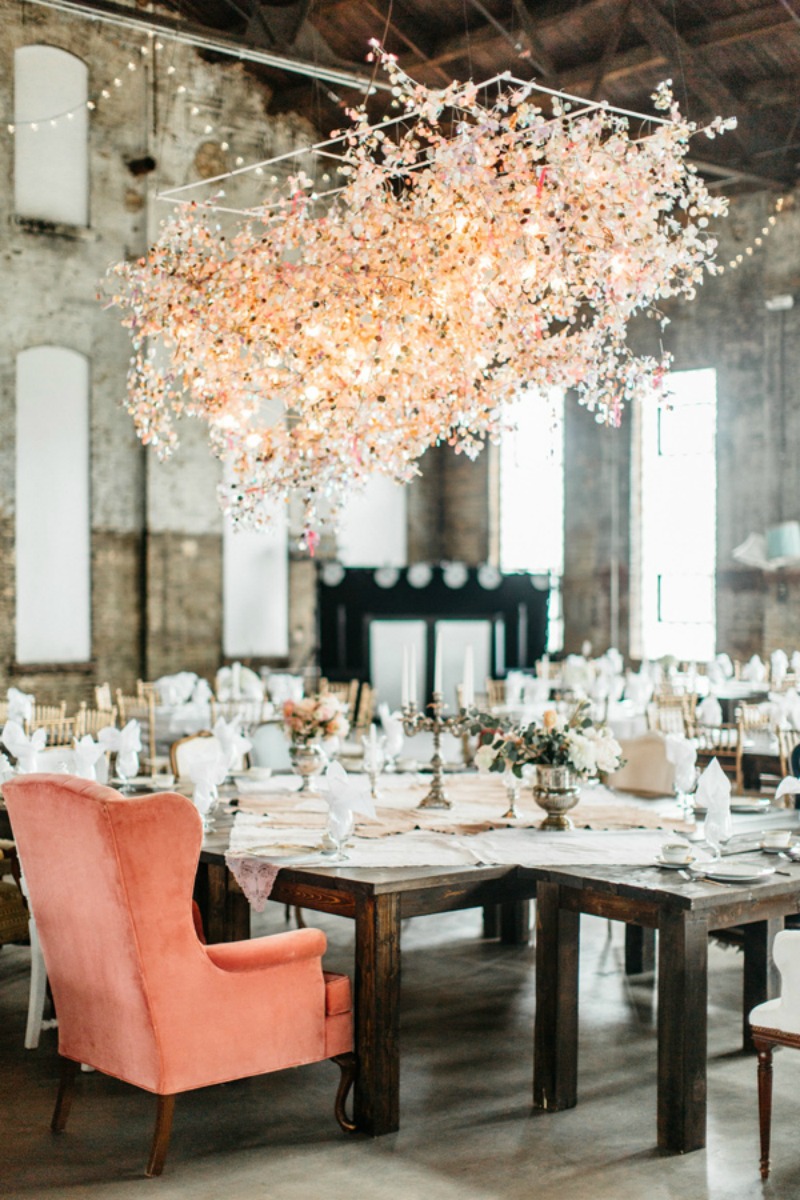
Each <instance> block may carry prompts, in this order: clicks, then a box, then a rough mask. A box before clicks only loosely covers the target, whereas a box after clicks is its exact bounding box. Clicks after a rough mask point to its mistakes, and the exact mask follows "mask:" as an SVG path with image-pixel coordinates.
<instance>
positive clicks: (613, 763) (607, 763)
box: [595, 736, 622, 774]
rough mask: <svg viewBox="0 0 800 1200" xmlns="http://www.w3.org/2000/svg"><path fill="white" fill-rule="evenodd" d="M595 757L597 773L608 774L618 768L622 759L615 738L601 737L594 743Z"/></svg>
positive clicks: (620, 747) (619, 747) (620, 748)
mask: <svg viewBox="0 0 800 1200" xmlns="http://www.w3.org/2000/svg"><path fill="white" fill-rule="evenodd" d="M595 757H596V760H597V769H598V771H604V772H605V773H606V774H610V773H611V772H612V771H616V769H617V767H618V766H619V762H620V759H621V758H622V746H620V744H619V742H618V741H617V740H616V738H613V737H602V736H601V737H599V738H598V739H597V741H596V742H595Z"/></svg>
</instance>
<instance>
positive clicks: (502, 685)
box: [486, 679, 506, 709]
mask: <svg viewBox="0 0 800 1200" xmlns="http://www.w3.org/2000/svg"><path fill="white" fill-rule="evenodd" d="M505 702H506V681H505V679H487V680H486V703H487V705H488V707H489V708H490V709H492V708H497V707H498V706H499V705H501V704H505Z"/></svg>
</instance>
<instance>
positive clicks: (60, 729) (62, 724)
mask: <svg viewBox="0 0 800 1200" xmlns="http://www.w3.org/2000/svg"><path fill="white" fill-rule="evenodd" d="M27 728H28V733H29V735H30V734H31V733H35V732H36V730H37V729H44V730H45V732H46V734H47V745H48V746H71V745H72V739H73V738H74V737H75V719H74V717H57V718H55V719H54V720H50V721H30V722H29V723H28V726H27Z"/></svg>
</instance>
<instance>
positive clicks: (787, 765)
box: [777, 729, 800, 779]
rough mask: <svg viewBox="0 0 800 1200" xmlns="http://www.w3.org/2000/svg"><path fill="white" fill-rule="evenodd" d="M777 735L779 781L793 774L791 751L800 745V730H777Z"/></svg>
mask: <svg viewBox="0 0 800 1200" xmlns="http://www.w3.org/2000/svg"><path fill="white" fill-rule="evenodd" d="M777 734H778V756H779V760H780V772H781V779H785V778H786V776H787V775H793V774H794V771H793V770H792V751H793V750H794V748H795V746H798V745H800V729H779V730H778V731H777Z"/></svg>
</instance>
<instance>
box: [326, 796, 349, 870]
mask: <svg viewBox="0 0 800 1200" xmlns="http://www.w3.org/2000/svg"><path fill="white" fill-rule="evenodd" d="M354 825H355V821H354V820H353V814H352V812H351V811H350V809H349V808H338V807H336V808H330V809H329V810H328V824H327V826H326V828H325V834H324V837H323V839H322V853H323V854H325V855H328V856H329V857H330V858H331V860H332V861H333V862H343V861H344V860H345V859H346V858H347V855H346V854H345V851H344V846H345V842H346V841H347V839H348V838H349V837H350V834H351V833H352V832H353V827H354Z"/></svg>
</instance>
